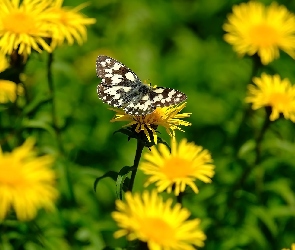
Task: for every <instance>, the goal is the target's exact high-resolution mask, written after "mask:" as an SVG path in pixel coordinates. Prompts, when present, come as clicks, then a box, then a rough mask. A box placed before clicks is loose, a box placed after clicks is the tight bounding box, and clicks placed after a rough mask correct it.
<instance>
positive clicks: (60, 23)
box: [46, 0, 96, 47]
mask: <svg viewBox="0 0 295 250" xmlns="http://www.w3.org/2000/svg"><path fill="white" fill-rule="evenodd" d="M62 4H63V0H53V2H52V5H51V7H50V8H49V9H48V11H47V13H46V15H47V21H49V22H50V23H51V31H52V38H53V40H52V46H53V47H55V46H56V45H60V44H62V43H63V42H64V41H65V40H66V41H67V42H68V43H69V44H70V45H72V44H73V43H74V42H75V40H76V41H77V42H78V44H80V45H81V44H82V43H83V42H84V41H85V40H86V38H87V30H86V25H89V24H93V23H95V22H96V20H95V18H87V17H85V16H84V15H82V14H81V13H79V11H80V10H81V9H83V8H84V7H86V6H87V5H88V4H87V3H84V4H81V5H79V6H77V7H75V8H73V9H70V8H68V7H62Z"/></svg>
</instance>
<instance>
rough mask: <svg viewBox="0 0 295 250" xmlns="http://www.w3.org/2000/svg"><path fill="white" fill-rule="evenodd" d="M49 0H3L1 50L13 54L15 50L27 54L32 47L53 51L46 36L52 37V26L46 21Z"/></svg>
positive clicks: (0, 10)
mask: <svg viewBox="0 0 295 250" xmlns="http://www.w3.org/2000/svg"><path fill="white" fill-rule="evenodd" d="M49 4H50V1H49V0H34V1H31V0H23V1H21V3H20V1H19V0H12V1H11V0H1V4H0V51H2V52H3V53H4V54H9V55H11V54H12V53H13V51H14V50H17V51H18V53H19V54H23V55H25V56H27V55H29V54H31V51H32V49H33V50H36V51H38V52H42V50H43V49H45V50H46V51H48V52H51V48H50V46H49V45H48V44H47V43H46V42H45V40H44V39H45V38H48V37H50V33H49V31H50V27H49V24H48V23H47V22H44V13H45V9H46V8H47V7H48V5H49Z"/></svg>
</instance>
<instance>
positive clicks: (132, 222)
mask: <svg viewBox="0 0 295 250" xmlns="http://www.w3.org/2000/svg"><path fill="white" fill-rule="evenodd" d="M125 198H126V202H123V201H121V200H117V201H116V206H117V210H118V211H116V212H113V213H112V217H113V218H114V220H115V221H116V222H117V224H118V226H119V227H120V228H121V229H120V230H119V231H117V232H116V233H115V235H114V236H115V238H119V237H122V236H125V235H126V236H127V239H128V240H130V241H132V240H135V239H139V240H140V241H143V242H147V244H148V248H149V249H150V250H161V249H165V250H174V249H177V250H193V249H195V248H194V247H193V246H192V245H195V246H198V247H201V246H204V240H205V239H206V236H205V234H204V233H203V232H202V231H201V230H200V228H199V224H200V220H199V219H194V220H187V219H188V218H189V216H190V212H189V211H188V210H187V209H185V208H182V207H181V205H180V204H176V205H175V206H174V207H172V206H171V205H172V202H173V201H172V199H168V200H167V201H166V202H164V201H163V199H162V198H161V197H160V196H158V194H157V192H156V191H152V192H151V193H149V192H148V191H145V192H144V193H143V194H142V195H139V194H138V193H137V194H134V195H132V194H131V193H130V192H128V193H126V195H125Z"/></svg>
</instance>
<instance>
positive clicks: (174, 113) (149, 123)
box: [111, 103, 191, 143]
mask: <svg viewBox="0 0 295 250" xmlns="http://www.w3.org/2000/svg"><path fill="white" fill-rule="evenodd" d="M185 105H186V103H182V104H180V105H176V106H169V107H158V108H156V110H155V111H154V112H153V113H151V114H147V115H140V116H134V115H128V114H126V113H125V112H124V111H123V110H121V109H113V108H111V110H113V111H115V112H116V115H115V118H113V119H112V120H111V122H117V121H127V122H129V123H128V124H127V125H125V126H124V127H128V126H133V125H135V126H136V128H135V131H136V132H137V133H139V132H141V131H143V132H144V134H145V135H146V137H147V138H148V140H149V141H151V138H150V134H149V132H152V135H153V137H154V142H155V143H157V133H156V129H157V127H158V126H162V127H164V128H165V129H166V132H167V133H168V134H169V135H170V136H172V137H174V136H175V130H180V131H183V130H182V129H181V128H180V126H190V125H191V123H189V122H187V121H183V120H181V119H182V118H186V117H190V115H191V113H182V114H178V113H179V112H180V111H181V110H182V109H183V108H184V107H185Z"/></svg>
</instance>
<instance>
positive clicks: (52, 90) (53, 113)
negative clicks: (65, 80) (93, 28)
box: [47, 53, 64, 153]
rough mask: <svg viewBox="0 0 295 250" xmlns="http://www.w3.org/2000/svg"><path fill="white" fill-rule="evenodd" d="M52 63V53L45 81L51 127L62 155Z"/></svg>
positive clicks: (49, 57)
mask: <svg viewBox="0 0 295 250" xmlns="http://www.w3.org/2000/svg"><path fill="white" fill-rule="evenodd" d="M52 63H53V53H49V56H48V62H47V80H48V87H49V93H50V97H51V117H52V125H53V128H54V131H55V135H56V140H57V144H58V148H59V150H60V152H61V153H64V149H63V145H62V142H61V134H60V128H59V126H58V124H57V115H56V103H55V95H54V94H55V88H54V84H53V80H52Z"/></svg>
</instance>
